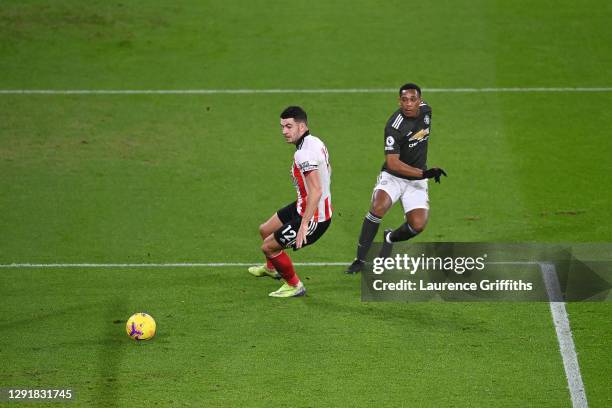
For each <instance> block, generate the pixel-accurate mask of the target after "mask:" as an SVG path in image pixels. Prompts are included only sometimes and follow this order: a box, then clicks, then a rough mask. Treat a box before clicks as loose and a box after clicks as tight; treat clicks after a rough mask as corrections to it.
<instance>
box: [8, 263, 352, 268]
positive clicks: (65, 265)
mask: <svg viewBox="0 0 612 408" xmlns="http://www.w3.org/2000/svg"><path fill="white" fill-rule="evenodd" d="M293 264H294V265H296V266H346V265H348V263H347V262H294V263H293ZM253 265H257V262H251V263H244V262H184V263H180V262H179V263H50V264H40V263H39V264H36V263H12V264H0V268H39V269H44V268H208V267H231V266H253Z"/></svg>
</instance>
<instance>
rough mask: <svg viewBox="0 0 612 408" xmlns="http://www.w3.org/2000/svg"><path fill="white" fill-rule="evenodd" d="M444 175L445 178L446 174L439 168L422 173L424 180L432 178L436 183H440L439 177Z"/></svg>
mask: <svg viewBox="0 0 612 408" xmlns="http://www.w3.org/2000/svg"><path fill="white" fill-rule="evenodd" d="M442 175H444V176H445V177H446V172H445V171H444V170H442V169H441V168H439V167H432V168H431V169H427V170H425V171H424V172H423V178H424V179H430V178H433V179H434V180H436V183H439V182H440V177H441V176H442Z"/></svg>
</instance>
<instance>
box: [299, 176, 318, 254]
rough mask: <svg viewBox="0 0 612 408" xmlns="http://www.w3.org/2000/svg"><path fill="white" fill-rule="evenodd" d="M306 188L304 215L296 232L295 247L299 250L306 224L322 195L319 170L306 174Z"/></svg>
mask: <svg viewBox="0 0 612 408" xmlns="http://www.w3.org/2000/svg"><path fill="white" fill-rule="evenodd" d="M305 179H306V187H307V189H308V198H307V199H306V210H304V215H303V217H302V223H301V224H300V229H299V230H298V233H297V237H296V241H295V247H296V248H301V247H302V244H305V243H306V234H307V233H308V223H309V222H310V220H311V219H312V216H313V215H314V212H315V210H316V209H317V205H318V203H319V200H320V199H321V196H322V195H323V192H322V189H321V180H320V176H319V170H312V171H310V172H309V173H308V174H306V177H305Z"/></svg>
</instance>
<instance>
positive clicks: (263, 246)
mask: <svg viewBox="0 0 612 408" xmlns="http://www.w3.org/2000/svg"><path fill="white" fill-rule="evenodd" d="M261 252H263V253H264V255H266V256H267V255H270V254H271V252H272V248H270V245H268V244H267V243H266V242H264V243H263V244H261Z"/></svg>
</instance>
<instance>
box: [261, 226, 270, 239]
mask: <svg viewBox="0 0 612 408" xmlns="http://www.w3.org/2000/svg"><path fill="white" fill-rule="evenodd" d="M259 235H261V237H262V238H266V237H267V236H268V234H267V232H266V224H261V225H260V226H259Z"/></svg>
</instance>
